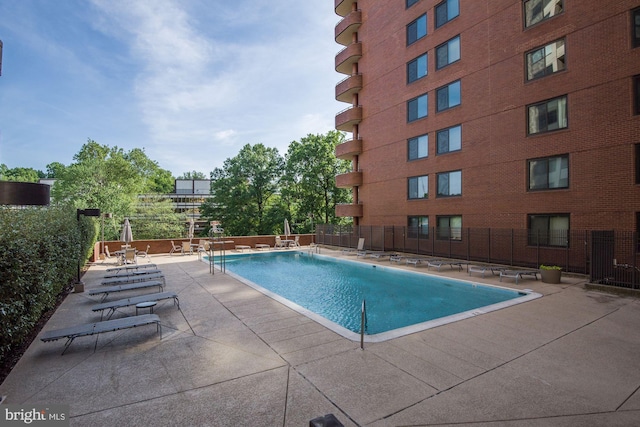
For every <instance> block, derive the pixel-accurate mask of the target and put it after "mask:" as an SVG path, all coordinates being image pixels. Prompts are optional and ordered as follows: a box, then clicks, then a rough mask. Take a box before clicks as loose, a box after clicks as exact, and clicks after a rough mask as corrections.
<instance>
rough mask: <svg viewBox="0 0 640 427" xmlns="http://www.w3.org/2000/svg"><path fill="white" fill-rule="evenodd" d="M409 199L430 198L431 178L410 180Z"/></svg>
mask: <svg viewBox="0 0 640 427" xmlns="http://www.w3.org/2000/svg"><path fill="white" fill-rule="evenodd" d="M408 181H409V199H428V198H429V176H428V175H424V176H414V177H411V178H409V180H408Z"/></svg>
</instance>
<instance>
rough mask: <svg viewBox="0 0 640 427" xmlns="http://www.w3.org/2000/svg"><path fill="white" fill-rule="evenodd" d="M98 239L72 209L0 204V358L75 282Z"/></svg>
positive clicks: (92, 225)
mask: <svg viewBox="0 0 640 427" xmlns="http://www.w3.org/2000/svg"><path fill="white" fill-rule="evenodd" d="M81 238H82V242H81ZM96 238H97V224H96V223H95V221H94V220H93V219H91V218H85V217H83V216H81V217H80V220H79V221H78V220H76V210H75V209H74V208H27V209H14V208H6V207H4V208H0V359H2V358H4V357H5V356H6V355H7V354H9V352H10V351H11V349H12V348H14V347H15V346H16V345H19V344H20V343H22V341H23V340H24V339H25V337H27V336H28V334H29V332H30V331H31V330H32V328H33V327H34V326H35V324H36V323H37V322H38V320H39V319H40V317H41V316H42V314H43V313H44V312H46V311H47V310H49V309H51V308H52V307H53V306H54V304H55V302H56V299H57V297H58V295H60V293H61V292H62V291H63V290H64V289H65V287H66V286H67V285H69V284H70V283H73V281H74V279H75V277H76V275H77V266H78V259H80V260H81V262H82V264H84V263H86V261H87V259H88V257H89V255H90V250H91V248H92V247H93V244H94V242H95V241H96ZM81 254H82V256H81Z"/></svg>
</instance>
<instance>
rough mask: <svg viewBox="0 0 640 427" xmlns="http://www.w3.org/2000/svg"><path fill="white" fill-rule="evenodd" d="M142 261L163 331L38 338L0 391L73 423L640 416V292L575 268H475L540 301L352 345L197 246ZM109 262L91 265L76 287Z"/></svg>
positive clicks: (547, 420)
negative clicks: (158, 288) (617, 291)
mask: <svg viewBox="0 0 640 427" xmlns="http://www.w3.org/2000/svg"><path fill="white" fill-rule="evenodd" d="M321 252H322V253H323V254H325V255H326V254H333V255H336V256H343V255H341V254H340V251H330V250H327V249H322V250H321ZM351 258H353V259H355V256H351ZM151 260H152V262H154V263H156V264H158V268H160V269H161V270H162V271H163V273H164V274H165V276H166V281H167V286H166V288H165V291H174V292H176V293H177V294H178V296H179V298H180V308H179V309H178V308H177V307H175V306H174V305H173V303H172V302H171V301H160V302H158V304H157V306H156V307H155V308H154V313H155V314H157V315H158V316H159V317H160V319H161V322H162V339H160V337H159V335H158V334H157V332H156V329H155V328H154V327H153V326H145V327H139V328H135V329H127V330H123V331H118V332H112V333H106V334H102V335H99V336H91V337H84V338H78V339H76V340H75V341H74V342H73V344H72V345H71V347H69V349H68V350H67V352H66V353H65V355H64V356H61V355H60V353H61V352H62V350H63V347H64V341H57V342H53V343H43V342H41V341H40V340H39V339H37V340H35V341H34V342H33V344H32V345H31V346H30V347H29V349H28V350H27V352H26V353H25V355H24V356H23V357H22V359H21V360H20V361H19V363H18V364H17V366H16V367H15V368H14V369H13V371H12V372H11V374H10V375H9V376H8V377H7V379H6V380H5V381H4V382H3V384H2V385H0V395H6V399H5V401H4V402H3V403H6V404H31V403H42V404H48V405H50V404H69V405H70V407H71V419H70V423H71V425H77V426H92V425H95V426H101V425H137V426H148V425H153V426H162V425H167V426H174V425H190V426H207V425H210V426H253V425H261V426H307V425H309V420H311V419H313V418H316V417H319V416H322V415H325V414H328V413H333V414H334V415H335V416H336V417H337V418H338V419H339V420H340V421H341V422H342V423H343V424H344V425H345V426H375V427H378V426H399V425H411V426H418V425H460V424H464V425H469V426H497V425H500V426H546V425H554V426H558V425H560V426H587V425H594V426H610V425H611V426H631V425H638V424H639V423H640V368H639V367H638V361H637V360H638V355H639V354H640V327H639V326H640V299H636V298H631V297H620V296H616V295H611V294H607V293H602V292H597V291H589V290H585V289H584V286H583V285H584V280H581V279H580V278H563V282H562V284H560V285H550V284H545V283H542V282H540V281H535V280H530V279H525V280H521V281H519V284H518V285H515V283H514V282H513V280H511V281H510V280H506V279H505V280H503V282H502V283H500V282H499V280H498V277H496V276H493V277H491V276H487V277H486V278H485V279H483V278H481V277H480V276H477V275H474V276H473V278H472V280H473V281H475V282H478V283H491V284H499V285H502V286H507V287H512V288H522V289H525V288H527V289H532V290H533V291H535V292H538V293H541V294H542V295H543V297H542V298H539V299H536V300H534V301H530V302H527V303H524V304H520V305H517V306H513V307H508V308H504V309H502V310H498V311H494V312H491V313H487V314H483V315H480V316H476V317H473V318H470V319H466V320H462V321H460V322H455V323H450V324H447V325H443V326H439V327H436V328H433V329H429V330H426V331H422V332H417V333H415V334H411V335H407V336H404V337H400V338H395V339H392V340H389V341H386V342H382V343H369V344H365V349H364V350H361V349H360V344H359V342H353V341H350V340H348V339H346V338H343V337H341V336H339V335H337V334H336V333H334V332H332V331H330V330H328V329H326V328H324V327H323V326H321V325H320V324H318V323H316V322H314V321H312V320H310V319H309V318H307V317H305V316H302V315H300V314H298V313H297V312H295V311H293V310H291V309H289V308H287V307H285V306H284V305H282V304H280V303H278V302H276V301H274V300H272V299H270V298H268V297H266V296H264V295H262V294H261V293H259V292H257V291H256V290H254V289H252V288H250V287H248V286H246V285H244V284H242V283H240V282H239V281H237V280H235V279H233V278H232V277H230V276H229V275H225V274H222V273H220V272H219V271H216V273H215V274H214V275H211V274H210V273H209V266H208V264H205V263H202V262H200V261H198V260H197V256H195V255H193V256H188V255H186V256H180V255H177V256H168V255H157V256H152V259H151ZM143 262H144V261H143ZM365 262H375V263H380V264H385V265H388V264H389V262H388V261H369V260H365ZM107 267H109V266H108V265H106V264H105V265H100V264H97V265H94V266H92V267H91V268H90V269H89V271H88V272H87V273H86V274H85V276H84V282H85V284H86V288H87V290H88V289H92V288H96V287H99V286H100V280H101V278H102V276H103V275H104V270H105V268H107ZM403 268H408V269H411V270H418V271H426V268H423V267H417V268H416V267H413V266H410V267H403ZM430 273H432V274H436V275H437V274H440V275H444V276H447V277H457V278H461V279H467V280H468V279H469V278H470V276H468V275H467V273H466V272H465V271H463V272H458V271H450V270H449V269H448V267H447V268H442V271H440V272H437V271H430ZM292 280H295V278H292ZM139 293H140V292H137V293H131V295H134V294H135V295H137V294H139ZM127 296H129V294H127ZM118 298H119V297H118ZM112 299H116V298H115V297H113V298H112ZM97 302H99V301H98V297H91V296H89V295H88V292H84V293H79V294H71V295H69V296H68V297H67V298H66V300H65V301H64V302H63V304H62V305H61V306H60V307H59V308H58V310H57V311H56V312H55V314H54V315H53V316H52V317H51V319H50V320H49V322H48V323H47V325H45V327H44V329H43V331H47V330H51V329H59V328H62V327H67V326H71V325H76V324H80V323H88V322H94V321H96V320H98V319H99V314H96V313H94V312H92V311H91V309H90V307H91V306H92V305H94V304H96V303H97ZM134 313H135V308H133V307H129V308H125V309H122V310H119V312H118V313H117V314H115V315H114V318H115V317H119V316H120V317H121V316H126V315H132V314H134Z"/></svg>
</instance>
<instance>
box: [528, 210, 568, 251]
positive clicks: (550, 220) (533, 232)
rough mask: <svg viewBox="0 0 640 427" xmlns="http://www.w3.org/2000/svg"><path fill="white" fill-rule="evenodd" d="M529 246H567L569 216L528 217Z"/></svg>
mask: <svg viewBox="0 0 640 427" xmlns="http://www.w3.org/2000/svg"><path fill="white" fill-rule="evenodd" d="M528 222H529V245H532V246H560V247H567V246H569V238H568V236H569V214H535V215H529V218H528Z"/></svg>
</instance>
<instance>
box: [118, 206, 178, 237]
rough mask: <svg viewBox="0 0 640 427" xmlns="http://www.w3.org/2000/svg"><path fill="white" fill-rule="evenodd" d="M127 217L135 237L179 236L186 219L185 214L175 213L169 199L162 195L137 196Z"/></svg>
mask: <svg viewBox="0 0 640 427" xmlns="http://www.w3.org/2000/svg"><path fill="white" fill-rule="evenodd" d="M129 219H130V221H131V228H132V230H133V233H134V237H135V238H136V239H166V238H167V236H180V235H181V234H182V233H183V231H184V227H185V222H186V221H187V217H186V215H185V214H179V213H176V211H175V209H174V206H173V203H172V202H171V200H169V199H167V198H165V197H162V196H145V197H140V198H138V200H137V202H136V203H135V205H134V209H133V212H132V215H131V217H130V218H129ZM116 238H117V237H116Z"/></svg>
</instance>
